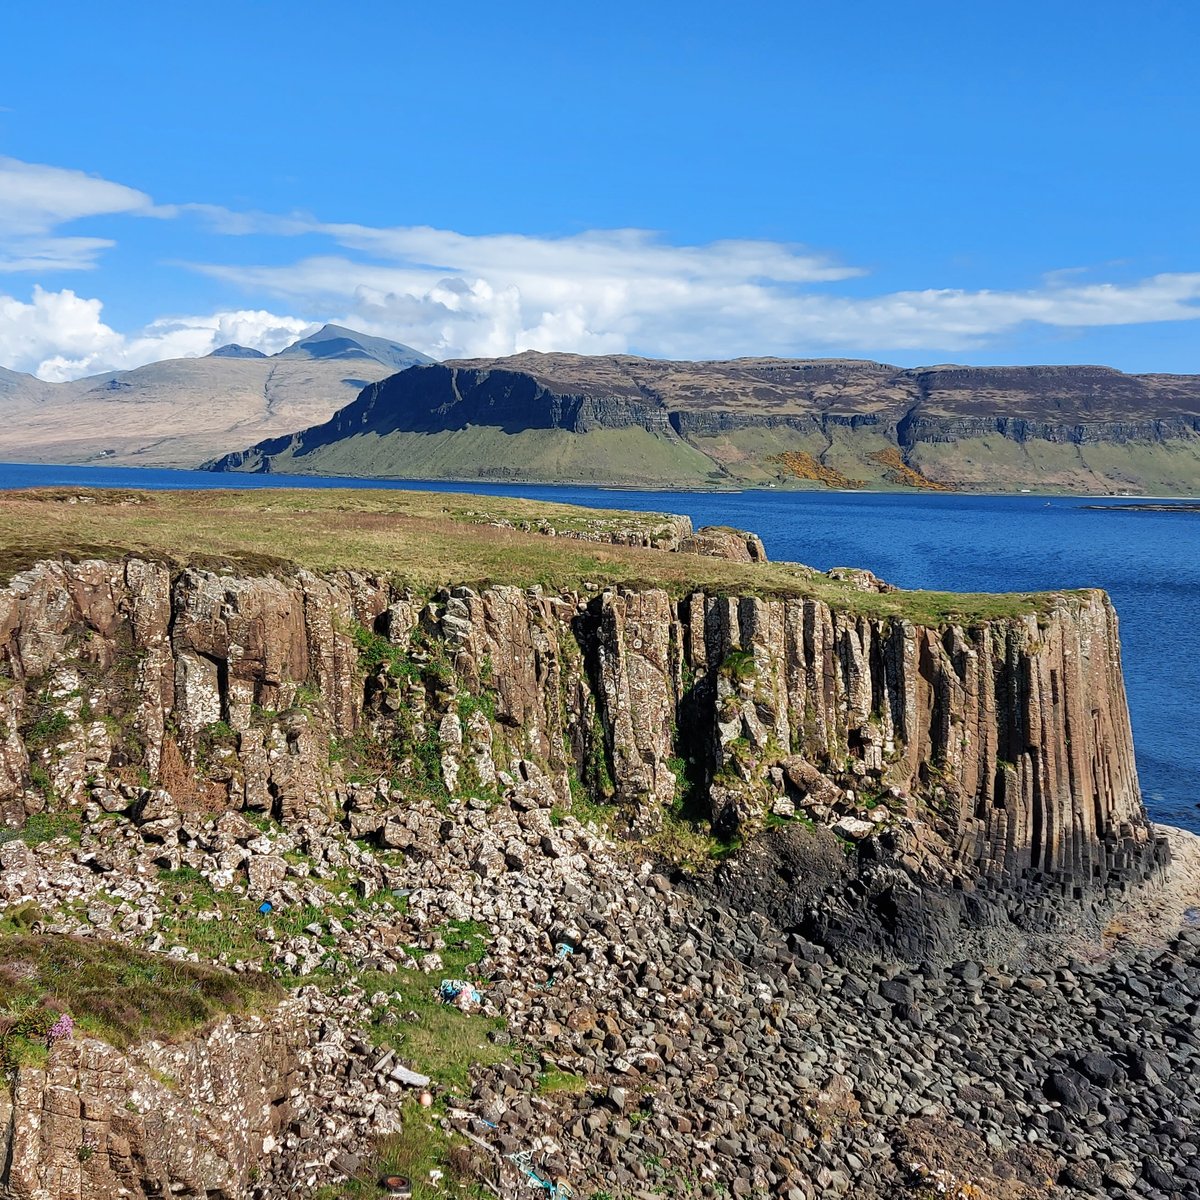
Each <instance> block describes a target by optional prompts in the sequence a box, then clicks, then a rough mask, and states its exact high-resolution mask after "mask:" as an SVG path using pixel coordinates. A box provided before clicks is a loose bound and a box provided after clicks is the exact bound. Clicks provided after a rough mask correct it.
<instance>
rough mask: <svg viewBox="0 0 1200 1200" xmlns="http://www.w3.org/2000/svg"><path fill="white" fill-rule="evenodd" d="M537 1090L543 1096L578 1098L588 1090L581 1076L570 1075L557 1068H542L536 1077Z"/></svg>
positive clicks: (586, 1083)
mask: <svg viewBox="0 0 1200 1200" xmlns="http://www.w3.org/2000/svg"><path fill="white" fill-rule="evenodd" d="M537 1089H538V1091H539V1092H540V1093H541V1094H542V1095H543V1096H557V1095H564V1094H565V1095H569V1096H579V1095H582V1094H583V1093H584V1092H586V1091H587V1090H588V1081H587V1080H586V1079H585V1078H584V1077H583V1076H582V1075H572V1074H571V1073H570V1072H569V1071H560V1070H559V1069H558V1068H557V1067H544V1068H543V1069H542V1072H541V1074H540V1075H539V1076H538V1084H537Z"/></svg>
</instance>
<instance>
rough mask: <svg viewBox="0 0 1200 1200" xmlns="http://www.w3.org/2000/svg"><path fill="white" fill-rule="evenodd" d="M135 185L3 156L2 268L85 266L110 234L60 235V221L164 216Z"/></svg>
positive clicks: (0, 193)
mask: <svg viewBox="0 0 1200 1200" xmlns="http://www.w3.org/2000/svg"><path fill="white" fill-rule="evenodd" d="M167 212H169V210H163V209H156V208H155V206H154V204H153V202H152V201H151V199H150V197H149V196H147V195H146V194H145V193H144V192H139V191H137V190H136V189H135V188H131V187H126V186H125V185H124V184H120V183H112V182H111V181H110V180H107V179H100V178H98V177H97V176H94V175H87V174H85V173H84V172H83V171H71V170H67V169H65V168H63V167H51V166H46V165H44V164H42V163H27V162H21V161H20V160H18V159H15V158H4V157H0V272H16V271H51V270H53V271H64V270H68V271H69V270H85V269H87V268H90V267H93V266H95V264H96V258H97V256H98V255H99V253H100V251H102V250H106V249H108V248H109V247H111V246H112V245H113V242H111V241H110V240H108V239H107V238H94V237H59V236H55V230H57V229H58V227H59V226H60V225H65V224H68V223H69V222H71V221H77V220H80V219H81V218H83V217H98V216H111V215H113V214H116V213H137V214H140V215H144V216H159V215H164V214H165V213H167Z"/></svg>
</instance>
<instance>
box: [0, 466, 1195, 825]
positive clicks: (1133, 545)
mask: <svg viewBox="0 0 1200 1200" xmlns="http://www.w3.org/2000/svg"><path fill="white" fill-rule="evenodd" d="M44 485H56V486H63V485H66V486H79V487H89V486H96V487H105V486H109V487H114V486H117V487H145V488H227V487H231V486H236V487H397V488H412V489H420V490H426V491H470V492H477V493H483V494H488V495H504V496H528V497H530V498H531V499H543V500H556V501H562V502H568V503H578V504H588V505H598V506H603V507H609V508H628V509H639V510H651V511H663V512H675V513H685V514H686V515H687V516H689V517H691V518H692V520H693V522H694V523H695V524H696V525H736V526H738V527H739V528H743V529H751V530H754V531H755V532H756V533H758V534H759V535H760V536H761V537H762V539H763V542H764V543H765V545H766V548H767V552H768V554H770V556H771V557H772V558H774V559H788V560H792V561H796V562H804V563H808V564H809V565H811V566H814V567H817V568H819V569H821V570H828V569H829V568H830V567H835V566H855V567H867V568H868V569H870V570H872V571H874V572H875V574H877V575H879V576H880V577H881V578H883V579H887V580H889V581H890V582H892V583H896V584H899V585H900V586H902V587H908V588H935V589H937V590H944V591H968V592H985V591H1020V592H1024V591H1042V590H1046V589H1051V588H1074V587H1102V588H1105V589H1106V590H1107V591H1108V592H1109V593H1110V595H1111V596H1112V598H1113V602H1114V603H1115V604H1116V606H1117V611H1118V613H1119V614H1120V618H1121V644H1122V650H1123V655H1124V663H1125V682H1126V687H1127V689H1128V693H1129V706H1130V710H1131V712H1132V715H1133V727H1134V738H1135V741H1136V744H1137V758H1138V772H1139V775H1140V777H1141V782H1142V789H1143V792H1144V794H1145V797H1146V803H1147V805H1148V807H1149V809H1150V811H1151V814H1152V815H1153V816H1154V817H1155V818H1156V819H1157V820H1159V821H1164V822H1168V823H1170V824H1175V825H1183V826H1186V827H1187V828H1190V829H1194V830H1197V831H1198V832H1200V806H1198V803H1197V802H1198V801H1200V737H1198V736H1197V733H1196V720H1197V710H1198V709H1200V649H1198V648H1197V646H1196V643H1195V639H1196V638H1197V635H1198V632H1200V513H1189V512H1174V513H1172V512H1136V511H1097V510H1095V509H1092V508H1089V507H1088V506H1089V505H1090V504H1094V503H1097V502H1096V501H1094V500H1086V499H1074V498H1071V499H1064V498H1054V499H1051V500H1047V499H1046V498H1044V497H1041V496H958V495H939V494H927V495H926V494H911V495H910V494H869V493H868V494H862V493H833V492H774V491H764V492H739V493H714V492H631V491H609V490H602V489H598V488H579V487H549V486H537V485H530V484H512V485H508V484H495V485H489V484H441V483H423V482H404V481H396V480H387V481H375V480H363V479H334V478H323V479H318V478H313V477H311V476H301V475H296V476H286V475H267V476H258V475H210V474H205V473H203V472H193V471H160V470H141V469H136V468H120V467H55V466H41V465H37V466H26V465H15V464H0V487H5V488H13V487H35V486H44Z"/></svg>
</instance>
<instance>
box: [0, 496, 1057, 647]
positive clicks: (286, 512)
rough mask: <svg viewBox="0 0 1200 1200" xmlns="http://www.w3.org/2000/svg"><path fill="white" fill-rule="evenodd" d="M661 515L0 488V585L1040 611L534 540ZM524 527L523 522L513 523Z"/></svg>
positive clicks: (569, 540)
mask: <svg viewBox="0 0 1200 1200" xmlns="http://www.w3.org/2000/svg"><path fill="white" fill-rule="evenodd" d="M673 521H674V518H672V517H670V516H668V515H666V514H658V513H649V514H647V513H624V512H619V511H614V510H608V509H588V508H581V507H576V506H573V505H566V504H548V503H541V502H534V501H527V500H520V499H513V498H509V497H493V496H474V495H465V494H457V493H447V492H404V491H391V490H379V491H374V490H357V489H334V488H329V489H324V488H322V489H315V488H314V489H290V488H288V489H284V488H280V489H276V488H270V489H253V490H229V491H224V490H220V491H208V490H204V491H199V490H198V491H178V492H139V491H131V490H94V491H93V490H78V489H62V488H43V489H35V490H29V491H16V492H5V493H0V579H3V580H7V579H9V578H11V576H12V575H13V574H14V573H16V572H17V571H20V570H23V569H25V568H27V567H28V566H30V565H32V564H33V563H34V562H36V561H37V560H38V559H42V558H58V557H64V556H65V557H69V558H73V559H80V558H120V557H124V556H125V555H129V554H136V555H143V556H146V557H149V558H153V559H160V560H165V561H168V562H170V563H172V564H174V565H177V566H180V567H182V566H189V565H195V566H208V567H227V568H229V569H231V570H234V571H239V572H244V573H248V574H260V573H270V572H286V571H287V570H289V569H291V568H292V567H293V566H302V567H308V568H309V569H311V570H315V571H333V570H339V569H358V570H364V571H370V572H374V573H377V574H380V575H386V576H391V577H392V578H395V579H397V580H399V581H401V582H403V583H405V584H408V585H411V586H412V587H413V588H414V589H416V590H417V591H430V590H433V589H435V588H437V587H442V586H447V585H453V584H468V585H472V586H483V585H487V584H502V583H503V584H515V585H517V586H521V587H528V586H530V585H533V584H540V585H542V586H544V587H546V588H550V589H558V588H578V587H581V586H582V585H584V584H585V583H586V584H592V585H594V586H597V587H603V586H627V587H638V586H655V587H662V588H665V589H667V590H668V591H669V592H671V593H673V594H675V595H682V594H685V593H687V592H691V591H695V590H702V591H708V592H715V593H724V594H732V595H771V596H807V597H813V598H815V599H820V600H823V601H825V602H826V603H828V604H830V605H831V606H833V607H835V608H840V609H846V610H850V611H853V612H859V613H862V614H863V615H866V616H878V617H904V618H907V619H909V620H912V621H914V622H917V623H920V624H928V625H938V624H943V623H945V622H949V621H956V622H971V621H979V620H986V619H989V618H999V617H1012V616H1018V615H1021V614H1026V613H1039V612H1044V611H1046V610H1047V609H1048V608H1049V607H1050V606H1051V605H1052V603H1054V599H1053V598H1052V596H1050V595H1046V594H1041V595H1033V594H1009V595H990V594H965V593H964V594H956V593H949V592H916V591H914V592H891V593H885V594H882V595H881V594H877V593H874V592H863V591H858V590H857V589H855V588H854V587H853V586H851V585H849V584H847V583H843V582H839V581H837V580H833V579H830V578H829V577H828V576H827V575H824V574H822V573H820V572H818V571H814V570H812V569H811V568H809V567H805V566H801V565H799V564H796V563H754V564H749V563H735V562H729V561H726V560H724V559H717V558H709V557H706V556H703V555H695V554H678V553H667V552H665V551H661V550H655V549H645V548H641V547H634V546H618V545H611V544H607V543H602V542H593V541H584V540H580V539H579V538H578V537H562V536H547V534H546V532H535V530H537V529H539V528H540V529H542V530H544V531H548V530H551V529H552V530H554V531H557V532H558V533H559V534H563V533H569V534H587V533H597V534H602V535H606V534H608V533H610V532H613V531H617V530H622V531H624V530H630V531H634V532H636V533H637V534H638V535H639V536H641V535H647V536H650V537H652V538H653V537H655V536H659V535H661V534H662V533H664V532H666V531H669V530H670V528H671V527H672V524H673ZM523 524H527V525H528V526H529V531H528V532H526V531H525V529H523V528H514V526H521V525H523Z"/></svg>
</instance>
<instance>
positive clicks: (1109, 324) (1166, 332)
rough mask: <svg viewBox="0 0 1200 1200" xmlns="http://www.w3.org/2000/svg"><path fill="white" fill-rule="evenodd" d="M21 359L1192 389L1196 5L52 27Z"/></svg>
mask: <svg viewBox="0 0 1200 1200" xmlns="http://www.w3.org/2000/svg"><path fill="white" fill-rule="evenodd" d="M4 24H5V34H4V36H5V39H6V41H7V43H8V53H6V55H5V70H4V72H3V75H2V77H0V156H3V161H2V162H0V364H3V365H7V366H12V367H16V368H18V369H22V370H31V371H36V372H38V373H39V374H41V375H43V376H44V377H47V378H64V377H69V376H71V375H77V374H80V373H84V372H88V371H97V370H104V369H109V368H111V367H117V366H131V365H135V364H136V363H138V362H141V361H148V360H150V359H153V358H160V357H165V356H168V355H178V354H198V353H205V352H207V350H209V349H211V348H212V347H213V346H215V345H217V344H219V343H220V342H221V341H228V340H239V341H243V342H246V343H248V344H253V345H259V346H261V347H263V348H265V349H267V350H274V349H278V348H280V347H281V346H282V345H283V344H285V343H286V342H287V341H289V340H292V338H294V337H295V336H296V335H297V334H298V333H299V332H300V331H301V330H303V329H304V328H305V327H306V326H308V325H310V324H314V323H321V322H324V321H326V320H336V321H340V322H342V323H346V324H351V325H354V326H356V327H359V328H362V329H364V330H367V331H369V332H374V333H379V334H383V335H386V336H390V337H395V338H397V339H399V340H401V341H406V342H409V343H411V344H413V345H415V346H417V347H418V348H420V349H422V350H425V351H427V352H429V353H432V354H435V355H437V356H439V357H449V356H455V355H476V354H505V353H512V352H515V351H517V350H520V349H525V348H530V347H532V348H535V349H546V350H548V349H562V350H578V351H583V352H610V351H627V352H632V353H643V354H650V355H657V356H679V357H690V358H697V357H725V356H732V355H739V354H756V353H764V354H768V353H769V354H788V355H796V356H802V357H808V356H820V357H829V356H843V355H844V356H852V357H871V358H879V359H883V360H886V361H891V362H897V363H901V364H906V365H907V364H918V363H926V362H945V361H959V362H971V363H1012V362H1033V361H1040V362H1081V361H1087V362H1103V363H1109V364H1111V365H1114V366H1118V367H1121V368H1123V369H1126V370H1138V371H1176V372H1200V352H1198V351H1200V336H1198V335H1200V323H1198V321H1200V200H1198V197H1200V165H1198V164H1200V155H1198V154H1197V150H1198V146H1197V141H1198V138H1197V132H1196V131H1197V129H1200V83H1198V81H1197V80H1198V74H1200V73H1198V72H1197V71H1196V70H1195V65H1194V55H1195V47H1196V46H1197V45H1198V44H1200V6H1197V5H1195V4H1191V3H1186V2H1183V0H1179V2H1176V3H1162V2H1156V0H1148V2H1146V3H1143V4H1139V5H1136V6H1135V5H1131V4H1128V3H1114V2H1109V0H1102V2H1096V0H1092V2H1090V3H1082V2H1076V0H1066V2H1063V0H1057V2H1056V0H1043V2H1042V3H1040V4H1032V3H1025V2H1023V0H1018V2H1013V3H1005V4H1000V3H994V4H993V3H963V2H962V0H958V2H957V3H942V2H940V0H938V2H933V3H924V4H916V3H906V2H904V0H892V2H891V3H876V2H874V0H860V2H857V3H855V2H850V0H848V2H846V3H842V4H820V5H816V4H807V3H791V4H776V3H751V4H743V5H728V4H713V3H707V2H705V0H692V2H690V3H687V4H683V3H675V2H673V0H671V2H666V3H658V4H655V5H647V4H645V3H644V0H643V3H641V4H632V3H626V2H624V0H616V2H612V3H608V4H605V5H603V6H600V5H578V4H576V5H549V4H534V3H522V2H519V0H516V2H510V3H508V4H505V5H497V4H494V3H493V4H482V3H476V2H474V0H464V2H460V3H458V4H456V5H453V6H449V5H438V6H433V5H428V4H403V3H398V2H393V3H359V4H355V5H352V6H351V5H347V6H344V8H342V9H338V8H337V7H334V6H329V5H327V4H322V5H317V4H311V3H304V2H297V3H291V4H287V5H284V4H278V3H258V4H249V5H248V4H245V3H244V2H243V3H240V4H232V3H226V2H224V0H215V2H212V3H208V4H206V5H205V6H203V7H200V6H186V7H185V6H182V5H159V6H150V5H146V4H143V3H137V4H134V3H123V2H120V0H117V2H110V3H107V4H105V5H95V4H94V3H88V4H81V3H57V4H55V3H51V4H48V5H45V6H42V8H41V10H40V11H39V10H38V9H37V8H35V6H32V5H26V6H23V8H22V9H20V10H17V11H9V12H7V13H6V15H5V22H4Z"/></svg>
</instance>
